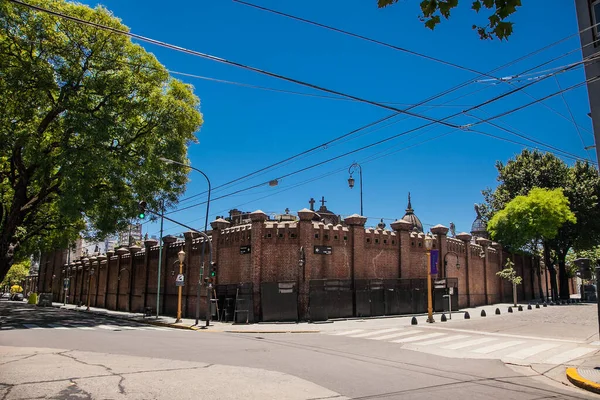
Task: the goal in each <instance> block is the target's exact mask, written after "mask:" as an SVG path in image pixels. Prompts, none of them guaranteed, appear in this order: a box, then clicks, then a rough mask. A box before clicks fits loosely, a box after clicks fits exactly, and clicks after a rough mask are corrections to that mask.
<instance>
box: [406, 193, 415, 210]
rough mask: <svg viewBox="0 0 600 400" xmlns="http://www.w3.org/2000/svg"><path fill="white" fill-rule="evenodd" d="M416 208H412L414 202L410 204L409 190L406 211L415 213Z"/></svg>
mask: <svg viewBox="0 0 600 400" xmlns="http://www.w3.org/2000/svg"><path fill="white" fill-rule="evenodd" d="M414 211H415V210H413V208H412V204H410V192H408V205H407V206H406V213H407V214H413V212H414Z"/></svg>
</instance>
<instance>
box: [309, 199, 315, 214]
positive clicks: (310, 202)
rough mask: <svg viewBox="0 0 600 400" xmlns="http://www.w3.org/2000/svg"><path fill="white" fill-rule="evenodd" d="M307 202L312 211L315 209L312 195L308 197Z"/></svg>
mask: <svg viewBox="0 0 600 400" xmlns="http://www.w3.org/2000/svg"><path fill="white" fill-rule="evenodd" d="M308 203H309V204H310V209H311V210H312V211H315V199H313V198H312V197H311V198H310V200H309V201H308Z"/></svg>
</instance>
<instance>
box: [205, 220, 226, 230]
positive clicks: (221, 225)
mask: <svg viewBox="0 0 600 400" xmlns="http://www.w3.org/2000/svg"><path fill="white" fill-rule="evenodd" d="M229 225H231V223H230V222H229V221H227V220H225V219H223V218H219V219H215V220H214V221H213V222H211V223H210V226H211V227H212V228H213V229H218V230H223V229H227V228H228V227H229Z"/></svg>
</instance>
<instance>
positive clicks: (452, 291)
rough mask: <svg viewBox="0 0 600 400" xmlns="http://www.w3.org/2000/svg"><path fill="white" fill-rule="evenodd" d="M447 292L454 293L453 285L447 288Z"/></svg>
mask: <svg viewBox="0 0 600 400" xmlns="http://www.w3.org/2000/svg"><path fill="white" fill-rule="evenodd" d="M448 294H450V295H453V294H454V288H453V287H449V288H448Z"/></svg>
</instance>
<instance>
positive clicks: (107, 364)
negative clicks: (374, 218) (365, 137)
mask: <svg viewBox="0 0 600 400" xmlns="http://www.w3.org/2000/svg"><path fill="white" fill-rule="evenodd" d="M594 310H595V309H594V307H593V306H589V305H586V306H580V307H579V306H575V305H573V306H564V307H562V308H559V307H555V308H550V307H549V308H547V309H545V310H544V309H539V310H531V311H528V312H523V313H521V314H511V315H505V316H504V315H502V316H489V317H487V319H485V322H483V321H484V320H483V319H481V318H478V317H475V316H474V317H473V319H471V320H467V321H465V320H460V319H457V318H455V319H453V320H452V322H450V323H446V324H443V325H442V324H441V323H439V324H435V325H434V326H433V327H432V326H425V325H423V324H420V325H418V326H415V327H413V326H409V325H406V324H405V323H404V322H402V323H400V321H404V319H396V318H390V319H374V320H366V321H360V320H355V321H339V322H335V323H332V324H319V325H320V326H321V327H322V328H324V329H322V330H321V332H320V333H297V334H286V333H279V334H257V333H235V334H234V333H224V332H211V331H191V330H179V329H169V328H162V327H150V326H147V325H143V324H139V323H137V322H133V321H124V320H116V319H111V318H105V317H99V316H95V315H91V314H87V313H83V312H74V311H68V310H61V309H56V308H46V309H43V308H42V309H40V308H36V307H33V306H29V305H26V304H20V303H9V302H2V303H0V315H1V319H0V321H1V324H0V327H1V328H2V331H0V346H2V349H1V350H0V354H2V356H1V357H2V359H1V360H0V362H1V364H0V376H1V378H0V382H1V383H2V385H3V390H4V393H3V395H4V397H3V399H7V400H8V399H25V398H43V396H45V397H46V398H140V399H142V398H144V399H147V398H198V397H204V396H199V395H198V393H203V394H206V396H207V397H206V398H208V396H210V398H216V399H219V398H222V399H229V398H257V399H258V398H261V399H265V398H286V399H287V398H290V399H323V398H335V399H339V398H359V399H383V398H385V399H396V398H398V399H400V398H402V399H429V398H432V397H436V398H439V399H456V398H469V399H490V398H494V399H496V398H497V399H507V398H509V399H545V398H558V399H573V398H577V399H579V398H581V399H585V398H592V396H593V395H592V394H589V393H587V392H585V391H582V390H580V389H576V388H572V387H569V386H567V385H566V384H565V383H564V382H565V380H564V379H561V376H562V375H564V366H562V365H560V364H564V363H566V362H567V361H568V360H567V358H569V357H570V356H568V354H571V355H573V354H575V352H574V351H575V350H576V349H582V350H578V351H579V352H583V349H586V351H587V350H590V351H592V352H586V354H581V355H580V356H577V354H575V356H573V357H572V359H571V361H568V363H573V362H576V361H577V360H576V359H577V357H581V356H583V357H589V356H591V355H592V354H594V352H595V349H596V347H595V345H594V344H591V343H593V342H594V341H595V340H597V339H596V338H594V337H591V338H590V339H589V340H590V341H589V342H586V341H584V340H579V339H580V338H579V337H577V334H576V335H575V336H574V338H572V339H571V340H569V339H566V338H563V339H558V338H551V337H550V336H547V335H546V336H545V337H543V338H542V339H539V338H538V339H537V340H535V339H531V338H520V337H519V338H517V337H512V336H507V335H509V334H508V333H504V332H503V331H502V329H501V326H504V327H505V330H510V331H511V332H517V333H511V334H512V335H515V336H517V335H518V336H524V335H521V334H520V331H519V330H518V329H516V328H515V327H516V326H519V325H524V324H525V322H524V321H525V319H526V318H534V319H535V318H538V319H539V318H542V319H543V318H545V317H548V316H549V315H550V314H552V313H554V314H555V315H556V316H557V317H560V315H562V314H572V315H573V314H577V313H579V314H581V315H579V318H581V317H582V315H583V314H586V315H587V314H588V313H591V314H592V316H593V311H594ZM535 313H538V314H535ZM542 313H545V314H544V315H545V317H544V315H542ZM395 322H396V324H395ZM394 325H396V326H394ZM483 325H488V326H490V327H492V330H495V331H496V332H486V331H484V330H483ZM315 326H317V325H315ZM356 326H362V327H360V328H359V327H356ZM545 326H546V325H545ZM557 326H558V327H559V328H558V329H560V326H562V324H561V323H560V322H559V321H557ZM349 327H351V328H352V329H349ZM511 327H512V328H511ZM84 328H87V329H84ZM152 328H153V329H152ZM254 328H255V329H264V328H265V327H264V326H263V325H262V324H260V325H259V326H255V327H254ZM267 328H268V327H267ZM578 328H579V327H578ZM591 328H592V327H591V326H590V327H588V328H587V329H589V331H591ZM522 329H524V328H522ZM585 329H586V328H585V326H584V327H583V330H584V331H585ZM467 330H469V332H467ZM578 330H579V331H581V330H582V329H578ZM503 335H504V336H503ZM540 337H542V336H540ZM484 339H486V341H484ZM553 339H554V340H553ZM476 341H479V342H476ZM516 342H519V343H516ZM550 345H552V346H554V347H552V348H547V349H546V348H545V347H549V346H550ZM542 346H544V347H542ZM569 352H571V353H569ZM509 356H510V357H509ZM552 357H555V360H554V361H552V360H549V358H552ZM559 357H561V358H560V359H559ZM515 360H516V361H521V362H520V364H521V365H508V366H507V365H505V364H504V362H503V361H506V362H510V363H511V364H512V362H513V361H515ZM537 361H540V362H541V361H543V362H544V363H543V364H542V363H540V364H537ZM550 361H552V362H550Z"/></svg>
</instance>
